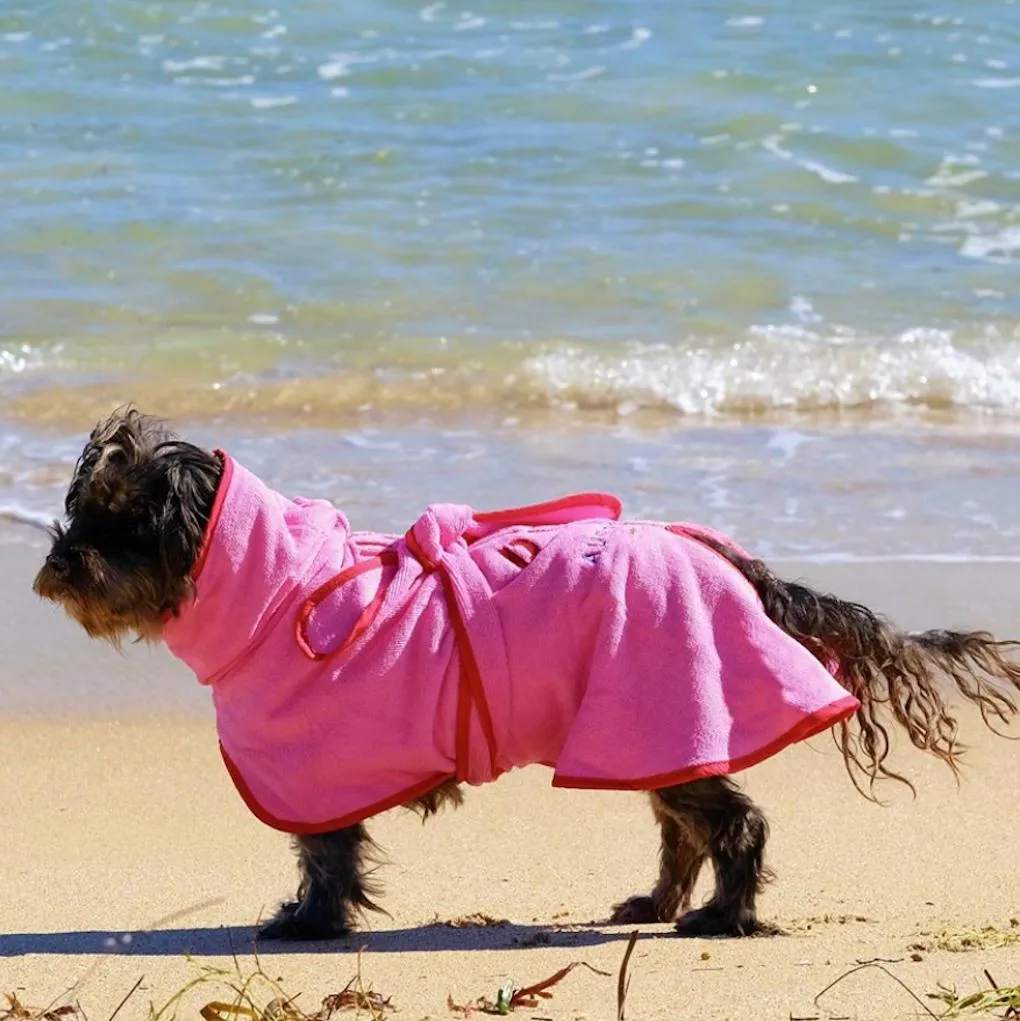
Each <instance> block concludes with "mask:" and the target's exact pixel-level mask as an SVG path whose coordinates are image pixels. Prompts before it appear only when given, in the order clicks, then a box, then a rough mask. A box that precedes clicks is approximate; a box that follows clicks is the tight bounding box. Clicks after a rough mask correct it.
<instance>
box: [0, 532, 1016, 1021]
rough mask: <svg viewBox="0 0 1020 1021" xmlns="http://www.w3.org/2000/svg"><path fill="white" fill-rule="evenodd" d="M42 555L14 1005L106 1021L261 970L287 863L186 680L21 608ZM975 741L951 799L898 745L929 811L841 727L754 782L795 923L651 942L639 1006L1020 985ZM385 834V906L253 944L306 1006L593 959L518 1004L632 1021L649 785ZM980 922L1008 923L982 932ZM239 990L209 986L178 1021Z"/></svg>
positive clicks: (9, 907) (1010, 907) (42, 612)
mask: <svg viewBox="0 0 1020 1021" xmlns="http://www.w3.org/2000/svg"><path fill="white" fill-rule="evenodd" d="M38 556H39V550H38V548H37V547H33V546H32V545H29V544H27V543H19V544H17V545H14V546H11V545H8V546H5V547H4V564H5V568H6V570H5V576H4V579H3V586H4V592H3V595H4V597H5V599H6V605H8V606H11V607H13V608H14V609H13V613H8V614H6V615H5V619H4V621H3V623H2V625H0V655H2V662H3V668H2V678H3V684H2V685H0V691H2V693H3V716H2V719H3V722H2V723H0V747H2V748H3V756H4V783H3V785H2V787H0V812H2V815H3V818H4V820H5V834H6V839H5V841H4V842H3V846H2V848H0V877H2V883H3V888H2V889H0V992H16V993H17V995H18V996H19V997H20V998H21V999H22V1001H23V1002H25V1003H30V1004H33V1005H35V1006H41V1005H45V1004H46V1003H48V1002H49V1001H50V1000H51V999H53V998H59V997H61V996H64V997H65V998H71V999H74V1000H77V1001H79V1002H80V1003H81V1005H82V1006H83V1007H84V1008H85V1009H86V1010H87V1012H88V1016H89V1017H104V1016H108V1015H109V1013H110V1012H111V1011H112V1010H113V1009H114V1008H115V1007H116V1006H117V1004H118V1003H119V1001H120V1000H121V999H122V998H123V996H124V995H125V994H126V993H127V992H128V991H129V990H130V989H131V988H132V986H133V985H134V984H135V982H136V981H137V980H139V979H142V984H141V986H140V987H139V989H138V990H137V991H136V993H135V994H134V995H133V997H132V999H131V1001H129V1005H126V1006H125V1007H124V1009H123V1010H124V1012H123V1016H124V1017H130V1018H134V1017H139V1018H142V1017H145V1016H146V1013H145V1012H146V1011H147V1010H148V1005H149V1003H150V1001H151V1003H152V1004H154V1005H155V1006H157V1007H159V1006H161V1005H162V1004H163V1003H165V1002H166V1001H167V1000H168V999H169V998H170V997H171V996H172V995H173V994H174V993H175V992H176V991H177V990H178V989H179V988H180V987H182V986H183V985H184V984H186V983H187V982H189V981H190V980H192V979H194V978H196V977H198V976H199V974H200V973H201V971H202V969H203V968H211V967H215V968H223V969H227V971H228V972H229V971H232V970H233V969H234V968H235V963H234V955H236V959H237V967H239V968H240V970H241V972H242V973H243V974H245V975H247V974H248V973H249V972H250V971H251V970H253V969H254V967H255V958H254V956H253V944H252V935H253V929H252V926H253V925H254V923H255V922H256V921H257V919H258V918H260V917H264V916H265V915H266V914H267V913H269V912H271V911H272V910H274V908H275V906H276V904H277V902H278V900H279V899H281V898H284V897H287V896H289V895H292V893H293V882H294V876H295V873H294V865H293V859H292V857H291V854H290V851H289V850H288V846H287V841H286V839H285V838H284V837H283V836H282V835H281V834H278V833H275V832H273V831H271V830H269V829H267V828H266V827H264V826H263V825H262V824H260V823H258V822H257V821H256V820H255V819H254V818H253V817H251V816H250V815H249V813H248V811H247V809H246V808H245V807H244V806H243V804H242V803H241V800H240V799H239V798H238V796H237V795H236V793H235V792H234V790H233V788H232V787H231V785H230V781H229V779H228V777H227V775H226V772H225V770H224V769H223V767H222V763H221V761H220V759H219V756H218V752H217V749H216V741H215V730H214V725H213V722H212V718H211V714H210V712H209V708H208V706H207V705H206V703H205V700H204V692H202V691H200V690H199V691H197V692H196V690H195V689H197V688H198V685H197V684H196V683H195V682H194V680H193V678H191V676H190V675H189V674H188V673H187V672H186V671H185V670H183V669H182V668H180V666H179V665H178V664H175V663H173V662H171V661H169V658H168V657H167V656H166V655H164V654H163V653H161V652H149V651H146V650H139V649H131V650H128V652H126V653H125V654H124V655H123V656H121V655H119V654H117V653H115V652H114V651H112V650H110V649H108V648H106V647H103V646H98V645H95V646H93V645H91V644H88V643H86V642H85V641H84V640H83V639H81V638H79V636H78V635H77V634H76V632H75V631H74V629H73V628H72V627H71V626H70V625H69V624H68V623H66V622H65V621H63V620H62V618H61V617H60V616H59V614H58V613H57V612H56V611H54V610H52V609H51V608H49V607H46V606H43V605H41V604H38V603H37V602H36V601H35V600H34V598H33V597H31V596H30V595H29V594H28V585H29V584H30V579H31V575H32V571H33V569H34V566H35V564H36V563H37V558H38ZM780 566H781V567H782V569H783V571H784V572H785V573H787V574H790V575H793V576H797V577H803V578H805V579H808V580H810V581H812V582H813V583H816V584H820V585H822V586H825V587H828V588H831V589H834V590H838V591H839V592H840V593H841V594H842V593H845V594H846V595H848V596H850V597H853V598H868V599H869V600H870V601H871V602H872V603H873V604H874V605H876V606H877V607H878V608H880V609H881V610H883V611H886V612H888V613H890V614H893V615H894V616H895V617H896V619H897V620H899V621H902V623H903V624H904V626H906V627H917V626H922V625H924V624H929V625H930V624H947V625H952V624H958V625H961V626H962V625H968V624H981V625H986V626H989V627H992V628H995V629H998V630H999V631H1000V632H1002V633H1008V632H1009V630H1010V627H1011V624H1012V618H1013V615H1012V613H1011V611H1010V607H1009V593H1010V591H1011V586H1012V576H1013V568H1012V567H1011V566H1010V565H1008V564H1001V565H994V564H971V565H945V564H911V565H905V564H897V565H895V566H894V567H891V566H890V565H880V564H866V565H861V564H858V565H801V564H796V563H783V564H781V565H780ZM57 692H60V693H61V699H62V701H61V702H58V701H57V699H56V698H55V697H53V698H51V696H55V694H56V693H57ZM196 696H197V697H196ZM965 737H966V738H967V739H968V741H969V742H971V743H972V745H973V747H972V748H971V750H970V752H969V754H968V759H967V761H968V766H967V768H966V772H965V774H964V777H963V779H962V783H961V786H960V788H959V790H957V788H956V786H955V785H954V783H953V780H952V777H951V776H950V775H949V773H948V771H947V770H946V769H945V768H944V767H943V766H941V765H940V764H939V763H937V762H934V761H929V760H928V759H926V758H925V757H924V756H922V755H920V754H919V753H917V752H914V751H913V750H912V749H899V750H898V752H897V758H896V761H897V764H898V765H900V766H902V767H903V768H905V769H906V770H907V772H908V773H909V775H910V776H911V778H912V779H913V780H914V781H915V783H916V785H917V788H918V798H917V800H916V801H913V800H912V799H911V798H910V796H909V793H908V792H906V791H901V790H899V789H897V788H893V789H892V790H886V791H885V792H884V795H886V796H887V800H888V802H889V804H888V805H887V806H884V807H882V806H875V805H872V804H869V803H867V802H866V801H864V800H863V799H862V798H861V797H860V796H859V795H857V794H856V793H855V792H854V790H853V788H852V787H851V785H850V783H849V781H848V780H847V778H846V776H845V773H844V771H843V767H842V764H841V762H840V760H839V758H838V756H837V754H836V752H835V749H834V747H833V745H832V743H831V741H830V740H829V739H828V737H827V736H826V735H822V736H820V737H818V738H815V739H814V740H812V741H811V742H809V743H808V744H805V745H798V746H796V747H795V748H792V749H790V750H788V751H787V752H785V753H783V754H781V755H779V756H778V757H776V758H773V759H771V760H769V761H767V762H765V763H764V764H762V765H761V766H758V767H755V768H754V769H752V770H750V771H748V772H747V773H746V774H744V775H743V777H742V779H743V780H744V781H745V782H746V784H747V787H748V789H749V791H750V792H751V793H752V795H753V796H755V797H756V798H758V799H759V800H760V802H761V803H762V805H763V806H764V808H765V810H766V812H767V814H768V817H769V820H770V823H771V825H772V834H773V835H772V840H771V843H770V847H769V862H770V864H771V865H772V866H773V867H774V868H775V870H776V872H777V874H778V879H777V881H776V882H775V883H774V884H773V885H772V886H771V887H770V888H769V889H768V890H767V891H766V893H765V894H764V896H763V898H762V901H761V913H762V917H763V918H764V919H765V920H767V921H769V922H772V923H774V924H776V925H778V926H780V927H781V928H782V929H783V930H784V931H785V934H784V935H777V936H770V937H756V938H753V939H744V940H680V939H677V938H675V937H673V936H672V935H671V934H670V930H669V928H668V927H666V926H647V927H640V936H639V939H638V942H637V944H636V946H635V950H634V952H633V956H632V958H631V961H630V965H629V974H630V977H631V984H630V989H629V994H628V998H627V1016H628V1017H630V1018H635V1019H646V1018H647V1019H659V1018H661V1019H664V1021H665V1019H670V1021H677V1019H684V1018H692V1019H704V1021H715V1019H724V1018H748V1017H754V1018H758V1019H763V1021H765V1019H772V1018H775V1019H777V1021H780V1019H787V1018H789V1017H790V1016H791V1015H792V1016H794V1017H830V1016H846V1017H854V1018H861V1019H870V1018H874V1019H876V1021H878V1019H882V1021H885V1019H891V1018H900V1017H903V1018H907V1017H915V1016H917V1014H918V1012H919V1011H920V1009H921V1008H920V1007H919V1006H918V1005H917V1003H915V1002H914V1001H913V1000H911V998H910V996H909V995H908V994H907V993H906V992H905V991H904V990H903V989H902V988H901V987H900V986H898V985H897V984H896V983H895V982H894V981H893V980H892V979H890V978H889V977H888V976H886V975H884V974H882V973H881V972H879V971H878V970H877V969H875V968H873V969H867V970H865V971H862V972H860V973H858V974H855V975H853V976H851V977H849V978H847V979H846V980H845V981H843V982H842V983H841V984H840V985H838V986H837V987H836V988H834V989H833V990H832V991H831V992H830V993H827V994H826V996H825V997H824V998H823V1000H822V1001H821V1003H820V1007H819V1006H815V1005H814V1003H813V998H814V997H815V996H816V994H818V993H819V992H820V991H821V990H823V989H824V988H825V987H826V986H827V985H828V984H829V983H830V982H832V981H834V980H835V979H837V978H839V976H840V975H842V974H843V973H844V972H846V971H848V970H849V969H851V968H853V967H855V966H857V965H858V964H859V963H860V962H876V963H880V964H882V965H883V967H885V968H887V969H888V970H889V971H891V972H892V973H893V974H895V975H896V976H898V977H899V978H900V979H902V980H903V981H904V982H905V983H907V985H909V987H910V988H911V989H913V990H914V991H916V992H917V993H918V994H919V995H921V996H922V998H923V997H924V995H925V993H926V992H931V991H935V990H936V989H937V987H938V984H939V983H942V984H945V985H955V986H956V987H957V988H958V989H959V990H960V991H961V992H964V991H968V992H969V991H971V990H973V989H977V988H980V987H982V986H986V985H987V980H986V979H985V977H984V975H983V970H984V969H987V970H988V972H989V973H990V974H991V975H992V976H993V977H994V978H995V979H997V980H998V981H999V982H1001V983H1002V984H1004V985H1008V984H1009V983H1010V982H1013V981H1015V979H1016V976H1017V975H1018V974H1020V931H1018V928H1017V926H1016V924H1015V920H1016V918H1017V916H1018V915H1020V880H1018V878H1017V871H1016V863H1015V844H1016V841H1015V834H1014V833H1013V832H1012V828H1013V822H1014V820H1013V807H1014V806H1015V805H1016V804H1017V796H1018V784H1020V781H1018V779H1017V773H1016V746H1015V745H1014V744H1011V743H1009V742H1006V741H1003V740H999V739H996V738H994V737H986V736H985V735H984V734H983V732H982V730H981V727H980V725H979V723H978V722H977V721H975V720H971V719H968V720H967V722H966V727H965ZM371 831H372V834H373V836H374V837H375V838H376V839H377V840H378V841H379V843H380V844H381V845H382V846H383V848H384V849H385V852H386V858H387V863H386V864H385V865H383V866H382V868H381V869H380V873H379V876H380V878H381V880H382V882H383V884H384V886H385V895H384V901H383V903H384V904H385V907H386V909H387V910H388V911H389V912H390V917H386V916H385V915H372V916H369V917H368V919H367V920H366V923H365V927H364V928H363V929H362V931H360V932H359V933H357V934H356V935H355V936H353V937H352V938H350V939H348V940H343V941H338V942H336V943H332V944H316V945H301V946H281V945H278V944H265V945H263V946H261V947H259V948H258V953H259V957H258V960H259V962H260V963H261V967H262V968H263V969H264V970H265V972H266V974H267V975H268V976H270V977H271V978H273V979H274V980H277V979H278V980H280V982H281V985H282V986H283V987H284V988H285V989H286V990H287V992H288V993H289V994H294V993H300V994H301V998H300V1001H299V1002H300V1004H301V1005H302V1006H303V1007H304V1008H305V1009H307V1010H311V1009H313V1008H315V1007H317V1006H318V1004H319V1002H320V1001H321V999H322V998H323V997H325V996H327V995H328V994H330V993H335V992H338V991H339V990H341V989H342V988H344V987H345V986H346V985H347V983H348V981H349V980H351V979H352V978H353V977H354V976H355V975H356V973H357V971H358V968H359V956H358V954H359V951H361V956H360V969H361V980H362V983H363V984H364V986H365V987H366V988H371V989H372V990H374V991H376V992H378V993H380V994H381V995H384V996H387V997H391V998H392V1002H393V1005H394V1006H396V1007H397V1008H399V1014H398V1015H397V1016H399V1017H403V1018H409V1019H417V1018H425V1017H430V1018H440V1017H451V1016H453V1015H452V1014H451V1013H450V1010H449V1008H448V1005H447V998H448V997H452V1000H453V1001H454V1002H455V1003H457V1004H467V1003H469V1002H472V1001H474V1000H476V999H477V998H478V997H481V996H487V997H489V998H490V999H495V996H496V991H497V989H498V988H499V987H500V986H501V985H503V984H504V983H505V982H507V981H512V982H514V983H515V984H516V986H517V987H523V986H527V985H529V984H531V983H534V982H538V981H539V980H541V979H544V978H546V977H548V976H550V975H552V974H553V973H555V972H556V971H558V970H559V969H561V968H563V967H565V966H567V965H569V964H571V963H572V962H575V961H583V962H586V963H587V964H589V965H591V966H592V967H593V968H596V969H599V970H600V971H602V972H606V973H609V975H608V977H607V976H606V975H600V974H596V973H595V972H593V971H590V970H588V969H586V968H578V969H575V970H574V971H572V972H571V973H570V974H568V975H567V976H566V977H565V978H564V979H563V980H562V981H561V982H560V983H559V984H558V985H556V986H555V987H553V988H552V989H551V990H550V992H551V993H552V994H553V995H552V998H551V999H550V1000H548V1001H542V1002H541V1004H540V1006H539V1007H536V1008H534V1009H530V1010H524V1011H521V1015H522V1016H527V1017H550V1018H556V1019H559V1018H565V1019H566V1018H570V1019H574V1018H582V1017H584V1018H592V1019H594V1018H603V1017H605V1018H609V1017H615V1016H616V976H617V974H618V971H619V968H620V964H621V961H622V958H623V954H624V950H625V948H626V944H627V939H628V937H629V935H630V931H631V930H630V929H622V930H621V929H614V928H613V927H608V926H605V925H604V924H600V920H602V921H604V919H605V917H606V912H607V910H608V908H609V907H610V905H611V903H613V902H615V901H616V900H619V899H622V898H624V897H625V896H627V895H629V894H631V893H635V892H639V891H640V892H644V890H645V889H646V886H647V884H649V883H650V881H651V879H652V878H653V876H654V874H655V871H656V868H657V866H656V853H657V841H656V833H655V828H654V826H653V824H652V819H651V814H650V812H649V811H648V809H647V806H646V805H645V803H644V800H643V798H642V797H641V796H639V795H633V794H625V793H589V792H574V791H557V790H553V789H552V788H551V787H550V786H549V774H548V771H546V770H545V769H543V768H541V767H535V768H533V769H529V770H525V771H522V772H519V773H514V774H511V775H510V776H508V777H505V778H503V779H501V780H500V781H499V782H498V783H496V784H493V785H490V786H488V787H485V788H481V789H477V790H470V791H469V792H468V799H467V804H466V805H465V807H464V808H463V809H462V810H460V811H458V812H456V813H449V812H447V813H444V814H443V815H442V816H441V817H439V818H438V819H435V820H431V821H430V822H429V823H428V825H425V826H422V824H421V823H420V822H419V821H418V820H417V818H416V817H414V816H411V815H410V814H408V813H404V812H402V811H400V810H396V811H394V812H390V813H387V814H386V815H384V816H382V817H379V818H378V819H376V820H374V821H373V822H372V824H371ZM701 886H702V888H704V887H705V880H704V878H703V880H702V884H701ZM706 889H707V888H706ZM701 892H702V890H701V888H699V896H700V894H701ZM986 927H993V928H994V930H995V931H993V932H987V933H984V934H983V935H981V936H978V937H975V935H974V932H975V930H981V929H984V928H986ZM968 939H969V940H971V943H972V945H971V946H968V945H967V944H966V941H967V940H968ZM982 942H983V943H984V944H988V945H985V946H983V945H982ZM996 944H1006V945H1004V946H999V945H996ZM224 989H225V986H224V985H223V984H222V980H221V981H220V982H219V984H217V983H216V982H211V983H210V984H208V985H205V986H200V987H198V988H197V989H195V990H194V992H193V995H192V997H191V999H190V1000H188V1001H186V1002H187V1004H190V1006H188V1007H187V1008H186V1007H185V1006H182V1007H181V1013H180V1016H181V1017H194V1016H196V1011H197V1009H198V1007H199V1006H201V1005H202V1004H204V1003H206V1002H209V1001H211V1000H222V999H224V998H225V994H224ZM68 990H70V992H68ZM228 998H229V997H228ZM268 998H269V997H268V996H267V997H266V999H268ZM263 1002H265V1001H263ZM930 1003H931V1006H932V1007H934V1008H936V1009H939V1007H940V1005H939V1004H938V1003H935V1002H934V1001H930ZM189 1011H190V1012H189ZM826 1011H828V1012H829V1013H826Z"/></svg>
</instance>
